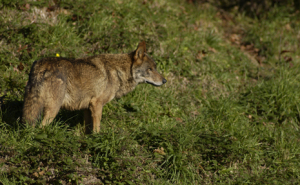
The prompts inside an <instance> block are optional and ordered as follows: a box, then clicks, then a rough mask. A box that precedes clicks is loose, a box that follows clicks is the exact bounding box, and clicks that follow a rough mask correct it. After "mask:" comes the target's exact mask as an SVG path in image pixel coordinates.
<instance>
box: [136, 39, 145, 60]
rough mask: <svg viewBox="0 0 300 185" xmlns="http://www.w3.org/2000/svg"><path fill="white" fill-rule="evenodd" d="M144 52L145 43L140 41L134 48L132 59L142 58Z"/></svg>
mask: <svg viewBox="0 0 300 185" xmlns="http://www.w3.org/2000/svg"><path fill="white" fill-rule="evenodd" d="M145 52H146V43H145V41H142V42H140V43H139V45H138V47H137V49H136V50H135V54H134V59H135V60H137V59H142V58H143V57H144V55H145Z"/></svg>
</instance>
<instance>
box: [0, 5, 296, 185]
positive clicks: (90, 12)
mask: <svg viewBox="0 0 300 185" xmlns="http://www.w3.org/2000/svg"><path fill="white" fill-rule="evenodd" d="M144 2H146V3H143V1H137V0H131V1H129V0H128V1H127V0H123V1H122V0H119V1H116V2H115V3H112V2H111V1H98V2H96V1H92V0H89V1H84V3H83V2H82V1H74V2H73V1H72V0H67V1H65V2H64V3H63V4H62V5H61V7H64V8H63V9H56V10H54V11H50V12H47V11H46V8H47V7H49V5H48V3H47V4H43V3H41V2H31V3H30V5H31V6H30V9H29V10H20V8H19V9H18V8H16V7H17V6H15V5H16V4H14V3H11V4H10V6H5V7H4V8H3V9H2V10H1V11H0V14H1V16H0V62H1V65H0V71H1V73H0V83H1V91H0V95H1V97H2V98H1V101H2V107H1V112H0V114H1V117H0V125H1V130H0V135H1V137H0V171H1V172H2V173H1V175H0V182H2V183H4V184H5V183H9V182H14V183H18V182H19V183H21V184H23V183H29V184H32V183H40V184H44V183H45V182H47V183H83V184H89V183H113V184H116V183H128V184H130V183H134V184H135V183H144V184H149V183H154V184H168V183H169V184H183V183H184V184H218V183H220V184H222V183H224V184H225V183H226V184H243V183H244V184H246V183H262V184H265V183H269V184H275V183H279V184H282V183H285V184H288V183H290V184H297V182H298V181H299V180H298V179H299V170H300V164H299V154H300V147H299V146H300V143H299V141H300V140H299V139H300V138H299V106H298V102H299V100H300V92H299V80H300V76H299V72H298V68H299V56H298V55H297V54H299V49H298V48H299V31H298V30H299V21H298V20H297V17H298V18H299V15H297V14H295V13H294V14H292V13H288V12H289V9H287V8H282V7H281V8H280V7H275V8H274V9H272V11H270V12H269V13H268V14H267V15H266V17H265V18H264V19H261V20H257V19H251V18H249V17H246V16H243V15H242V14H239V13H235V12H234V10H233V11H232V12H231V13H226V12H220V11H218V10H217V9H216V8H215V7H213V6H212V5H209V4H202V5H201V6H194V5H190V4H187V3H186V2H185V1H171V0H163V1H161V0H153V1H144ZM20 7H21V8H23V9H24V8H26V6H20ZM27 7H28V5H27ZM298 14H299V13H298ZM140 40H145V41H146V42H147V49H148V53H150V55H151V56H153V58H154V59H155V60H156V61H157V64H158V67H159V70H160V71H161V72H162V73H163V74H164V75H165V76H166V78H167V80H168V83H167V84H165V85H164V86H163V87H160V88H156V87H152V86H150V85H139V86H138V87H137V88H136V89H135V91H134V92H132V93H130V94H128V95H126V96H125V97H123V98H121V99H119V100H113V101H112V102H110V103H109V104H107V105H106V106H105V108H104V110H103V120H102V123H101V133H100V134H94V135H88V136H84V135H83V134H82V126H81V124H80V123H81V122H82V115H81V112H80V111H78V112H69V111H61V112H60V113H59V116H58V117H57V119H56V121H55V123H53V124H52V125H50V126H49V127H47V128H45V129H39V128H31V127H30V126H23V125H20V124H19V123H18V120H19V117H20V114H21V108H22V99H23V93H24V87H25V84H26V81H27V79H28V73H29V70H30V67H31V64H32V62H33V61H34V60H37V59H39V58H42V57H46V56H55V55H56V54H57V53H58V54H59V55H60V56H63V57H83V56H89V55H95V54H99V53H120V52H129V51H132V50H134V49H135V47H136V45H137V43H138V42H139V41H140ZM3 95H5V96H3Z"/></svg>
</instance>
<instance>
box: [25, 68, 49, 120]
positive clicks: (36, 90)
mask: <svg viewBox="0 0 300 185" xmlns="http://www.w3.org/2000/svg"><path fill="white" fill-rule="evenodd" d="M33 72H34V64H33V67H32V69H31V72H30V75H29V81H28V83H27V85H26V89H25V97H24V107H23V114H22V122H23V123H29V124H32V125H35V122H36V121H37V120H38V118H39V116H40V114H41V112H42V110H43V108H44V105H43V101H42V98H43V97H42V89H43V86H42V84H43V81H44V77H43V75H42V74H39V75H31V74H32V73H33Z"/></svg>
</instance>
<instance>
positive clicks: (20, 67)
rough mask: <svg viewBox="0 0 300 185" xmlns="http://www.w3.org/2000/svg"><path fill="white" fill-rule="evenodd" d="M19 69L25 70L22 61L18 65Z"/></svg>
mask: <svg viewBox="0 0 300 185" xmlns="http://www.w3.org/2000/svg"><path fill="white" fill-rule="evenodd" d="M18 69H19V70H20V71H23V69H24V66H23V64H22V62H20V64H19V65H18Z"/></svg>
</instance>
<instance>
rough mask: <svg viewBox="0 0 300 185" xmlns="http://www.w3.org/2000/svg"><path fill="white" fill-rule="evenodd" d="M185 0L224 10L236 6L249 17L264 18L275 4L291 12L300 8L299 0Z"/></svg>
mask: <svg viewBox="0 0 300 185" xmlns="http://www.w3.org/2000/svg"><path fill="white" fill-rule="evenodd" d="M187 2H189V3H195V4H202V3H211V4H212V5H215V6H217V7H219V8H220V9H223V10H225V11H229V10H231V9H233V8H234V7H237V8H238V11H239V12H240V13H241V12H244V13H245V14H246V15H248V16H250V17H258V18H265V17H266V15H267V13H268V11H271V10H272V9H273V8H274V7H276V6H285V7H290V8H291V11H292V12H296V11H299V10H300V1H299V0H187Z"/></svg>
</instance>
